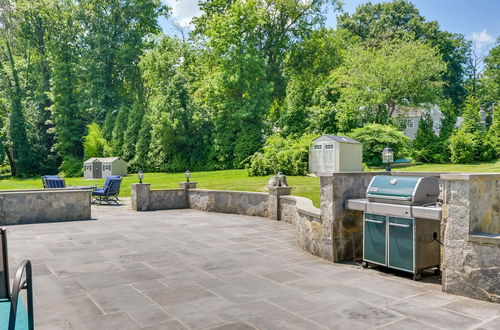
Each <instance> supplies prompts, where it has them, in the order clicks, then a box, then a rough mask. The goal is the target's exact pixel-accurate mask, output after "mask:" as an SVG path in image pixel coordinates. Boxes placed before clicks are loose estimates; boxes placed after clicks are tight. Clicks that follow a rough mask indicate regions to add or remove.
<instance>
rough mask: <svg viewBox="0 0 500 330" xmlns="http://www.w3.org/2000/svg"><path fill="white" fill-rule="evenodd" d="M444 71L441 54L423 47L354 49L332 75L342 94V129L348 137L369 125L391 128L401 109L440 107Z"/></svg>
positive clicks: (407, 44) (385, 45)
mask: <svg viewBox="0 0 500 330" xmlns="http://www.w3.org/2000/svg"><path fill="white" fill-rule="evenodd" d="M445 67H446V65H445V63H443V61H442V60H441V59H440V56H439V55H438V54H437V52H436V50H435V49H433V48H431V47H429V46H427V45H426V44H423V43H421V42H416V41H409V42H405V41H401V42H394V41H384V42H381V44H380V47H377V48H375V47H368V48H367V47H364V46H362V45H355V46H352V47H350V48H349V49H348V50H347V55H346V56H345V61H344V63H343V65H342V66H341V67H339V69H337V70H335V72H334V73H333V75H334V81H335V82H334V83H335V85H336V88H337V89H338V90H339V92H340V94H341V97H340V100H339V104H338V105H337V107H338V108H339V110H338V112H337V120H339V127H340V128H341V130H344V131H347V130H349V129H350V128H352V127H356V126H360V124H362V123H366V122H375V123H381V124H384V123H388V122H389V119H390V118H391V117H392V116H393V114H394V112H395V110H396V107H397V106H419V105H422V104H425V103H429V104H432V103H435V102H438V101H439V100H440V96H441V95H442V94H441V87H442V81H441V74H442V73H443V71H444V70H445Z"/></svg>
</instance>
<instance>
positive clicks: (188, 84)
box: [141, 37, 210, 171]
mask: <svg viewBox="0 0 500 330" xmlns="http://www.w3.org/2000/svg"><path fill="white" fill-rule="evenodd" d="M198 59H199V57H198V54H197V53H196V51H195V49H194V48H193V47H192V46H191V45H189V44H188V43H186V42H182V41H180V40H178V39H174V38H171V37H162V38H161V39H160V40H158V41H157V43H156V44H155V47H154V48H153V49H152V50H151V51H150V52H148V53H147V54H146V55H144V57H143V58H142V61H141V69H142V73H143V79H144V86H145V87H146V88H147V89H148V91H149V95H148V100H147V104H148V116H149V117H150V122H151V125H152V129H151V140H152V144H151V146H150V148H149V153H148V157H149V160H150V162H151V165H152V166H153V169H154V170H157V171H159V170H161V171H184V170H185V169H186V168H190V169H197V168H203V167H204V166H203V164H204V163H205V162H206V160H207V158H208V152H209V150H210V148H209V145H208V144H207V143H205V140H204V138H203V130H204V126H205V125H206V123H207V120H206V119H205V113H204V111H203V108H202V107H201V105H200V104H198V102H197V101H196V99H195V98H194V84H195V82H196V79H197V78H198V71H197V64H198ZM205 166H206V164H205Z"/></svg>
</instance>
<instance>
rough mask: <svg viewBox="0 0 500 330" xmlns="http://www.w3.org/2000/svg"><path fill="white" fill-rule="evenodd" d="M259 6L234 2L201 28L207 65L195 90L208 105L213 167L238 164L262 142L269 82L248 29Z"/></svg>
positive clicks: (256, 38)
mask: <svg viewBox="0 0 500 330" xmlns="http://www.w3.org/2000/svg"><path fill="white" fill-rule="evenodd" d="M261 10H262V8H260V7H259V3H258V2H257V1H255V0H252V1H247V2H242V1H238V2H235V3H234V4H233V5H231V6H230V7H229V8H228V9H227V10H226V11H225V12H224V14H222V15H216V16H214V17H213V18H212V19H211V20H210V23H209V25H207V29H206V31H205V33H206V35H207V37H208V38H209V41H208V45H207V46H208V48H209V50H210V51H211V53H212V54H211V55H212V56H211V62H210V63H209V65H211V66H212V67H213V68H212V70H211V72H210V73H209V74H208V76H206V77H205V81H206V84H205V86H204V87H203V89H204V90H203V91H200V92H201V94H202V95H203V101H204V102H205V104H206V105H207V107H208V108H210V109H213V110H212V111H213V117H212V118H213V124H214V146H213V154H212V157H213V158H214V159H215V160H216V161H217V166H218V167H219V168H235V167H241V166H242V165H243V164H242V163H241V162H242V161H243V160H245V159H246V158H247V157H248V156H249V155H251V154H253V153H254V152H255V151H257V150H258V149H259V148H260V147H261V146H262V142H263V133H264V132H263V130H264V128H265V127H264V117H265V115H266V113H267V111H268V109H269V106H270V104H271V92H272V85H271V83H270V82H269V81H268V80H267V79H266V66H265V59H264V57H263V55H262V53H261V52H259V50H258V47H257V45H258V44H259V43H260V42H261V40H260V38H259V36H258V35H256V34H255V33H254V31H255V29H256V28H257V27H258V24H259V22H260V14H259V12H260V11H261Z"/></svg>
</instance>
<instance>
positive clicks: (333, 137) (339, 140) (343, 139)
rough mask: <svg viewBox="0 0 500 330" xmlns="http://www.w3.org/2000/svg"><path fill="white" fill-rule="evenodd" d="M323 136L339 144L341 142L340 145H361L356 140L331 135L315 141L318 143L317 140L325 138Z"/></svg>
mask: <svg viewBox="0 0 500 330" xmlns="http://www.w3.org/2000/svg"><path fill="white" fill-rule="evenodd" d="M323 136H326V137H328V138H330V139H332V140H334V141H337V142H340V143H355V144H361V143H360V142H358V141H356V140H354V139H351V138H350V137H347V136H339V135H330V134H324V135H321V136H320V137H318V138H316V139H314V141H316V140H317V139H319V138H321V137H323Z"/></svg>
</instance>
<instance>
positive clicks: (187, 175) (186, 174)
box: [184, 170, 191, 182]
mask: <svg viewBox="0 0 500 330" xmlns="http://www.w3.org/2000/svg"><path fill="white" fill-rule="evenodd" d="M184 176H185V177H186V182H189V178H190V177H191V172H189V170H186V172H185V173H184Z"/></svg>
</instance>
